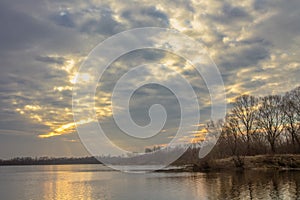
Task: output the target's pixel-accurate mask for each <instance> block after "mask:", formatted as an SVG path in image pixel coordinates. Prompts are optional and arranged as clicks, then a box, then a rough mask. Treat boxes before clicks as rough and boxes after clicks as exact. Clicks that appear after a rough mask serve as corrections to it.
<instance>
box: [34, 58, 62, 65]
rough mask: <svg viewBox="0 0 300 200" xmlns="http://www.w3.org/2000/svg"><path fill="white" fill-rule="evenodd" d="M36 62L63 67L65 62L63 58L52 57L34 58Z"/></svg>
mask: <svg viewBox="0 0 300 200" xmlns="http://www.w3.org/2000/svg"><path fill="white" fill-rule="evenodd" d="M35 59H36V60H37V61H40V62H45V63H50V64H59V65H63V64H64V62H65V58H64V57H53V56H36V58H35Z"/></svg>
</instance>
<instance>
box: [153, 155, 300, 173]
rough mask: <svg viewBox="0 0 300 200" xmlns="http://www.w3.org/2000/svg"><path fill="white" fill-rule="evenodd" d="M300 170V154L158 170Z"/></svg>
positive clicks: (258, 157) (227, 159)
mask: <svg viewBox="0 0 300 200" xmlns="http://www.w3.org/2000/svg"><path fill="white" fill-rule="evenodd" d="M251 169H253V170H266V169H275V170H300V155H295V154H283V155H281V154H277V155H257V156H241V157H229V158H223V159H205V160H200V161H199V162H197V163H195V164H192V165H185V166H182V168H178V169H171V170H170V169H168V170H164V169H162V170H158V171H157V172H205V171H228V170H251Z"/></svg>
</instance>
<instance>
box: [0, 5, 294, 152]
mask: <svg viewBox="0 0 300 200" xmlns="http://www.w3.org/2000/svg"><path fill="white" fill-rule="evenodd" d="M299 8H300V1H299V0H244V1H234V0H222V1H221V0H211V1H207V0H205V1H204V0H191V1H190V0H169V1H164V0H160V1H155V0H154V1H149V0H139V1H116V0H101V1H96V0H87V1H80V0H72V1H71V0H44V1H43V0H41V1H34V0H2V1H1V2H0V26H1V31H0V44H1V45H0V61H1V62H0V82H1V85H0V108H1V111H0V158H11V157H16V156H86V155H89V153H88V152H87V150H86V149H85V148H84V146H83V144H82V143H81V141H80V139H79V136H78V134H77V131H76V129H75V123H74V119H73V112H72V89H73V87H74V85H75V83H76V81H78V80H81V81H82V82H84V81H88V80H89V79H92V78H95V77H93V74H89V73H86V74H81V75H82V77H78V76H77V72H78V70H79V68H80V66H81V65H82V63H83V61H84V60H85V59H86V58H87V57H88V55H89V53H90V52H91V51H92V50H93V49H94V48H95V47H96V46H97V45H98V44H99V43H101V42H102V41H104V40H105V39H108V38H109V37H110V36H113V35H115V34H117V33H120V32H122V31H127V30H130V29H133V28H143V27H160V28H169V29H175V30H177V31H179V32H180V33H182V34H185V35H187V36H189V37H191V38H193V39H194V40H196V41H197V42H198V43H199V44H201V45H203V47H205V50H206V51H207V53H208V55H209V56H210V58H211V59H212V60H213V62H214V63H215V64H216V65H217V66H218V69H219V71H220V73H221V76H222V78H223V82H224V86H225V92H226V97H227V98H226V102H227V103H228V104H229V103H230V102H232V101H233V99H234V98H235V97H237V96H239V95H241V94H250V95H255V96H263V95H268V94H283V93H284V92H286V91H289V90H291V89H293V88H295V87H297V86H299V77H300V48H299V47H300V23H299V21H300V13H299ZM178 44H180V45H183V44H181V42H180V41H178ZM141 63H142V64H143V63H150V64H149V65H152V68H151V69H153V70H149V71H147V73H148V75H149V76H150V77H151V76H155V77H156V79H157V80H160V81H161V80H162V81H170V80H172V78H168V77H170V76H169V74H168V73H169V72H167V71H163V73H158V71H157V70H155V69H156V65H155V64H154V63H166V65H167V67H169V68H170V69H172V70H175V71H176V72H178V73H181V74H183V75H184V77H185V78H186V79H187V80H188V81H189V82H191V85H192V86H193V88H194V90H195V93H196V95H197V98H198V100H199V106H200V110H201V111H202V113H203V116H204V120H208V119H209V115H208V113H209V112H210V111H209V109H210V103H209V102H210V100H209V93H208V90H207V87H206V85H205V82H204V80H203V79H202V78H201V76H200V75H199V74H198V73H197V71H196V70H195V69H194V68H193V66H192V65H191V64H189V63H188V62H186V60H185V59H184V58H182V57H180V56H178V55H175V54H172V53H170V52H165V51H161V50H158V49H156V50H153V49H152V50H151V49H146V50H137V51H133V52H130V53H128V54H126V55H123V56H121V57H119V58H118V59H117V60H115V61H114V62H113V63H112V64H111V65H110V66H109V68H108V69H107V70H106V71H105V73H104V74H103V76H102V77H101V79H100V80H99V84H98V86H97V90H96V97H97V98H96V99H95V110H96V115H97V120H98V122H99V123H100V124H101V125H102V127H103V129H104V130H105V131H106V132H107V137H108V138H110V139H111V140H112V141H114V142H115V144H117V145H118V146H121V147H122V148H124V149H126V150H128V151H143V149H144V148H145V147H147V146H153V145H162V146H163V145H164V144H166V143H168V142H170V140H171V138H172V137H174V134H175V132H176V130H177V127H178V124H179V123H180V109H179V103H178V101H177V100H176V98H175V97H174V94H173V93H172V92H171V91H170V90H168V89H167V88H165V87H162V86H159V85H157V84H150V85H146V86H143V87H141V88H139V89H138V90H136V91H135V93H134V95H133V96H132V99H131V100H130V111H131V116H132V119H133V120H134V121H135V122H136V123H137V124H139V125H141V126H145V125H147V124H148V123H149V116H148V110H149V108H150V107H151V105H153V104H154V103H160V104H161V105H163V106H164V107H165V110H166V111H167V113H168V118H167V121H166V123H165V125H164V128H163V130H161V132H160V133H161V134H160V135H161V136H158V137H156V136H155V137H152V138H150V139H149V140H148V141H147V142H145V141H144V140H137V139H132V138H128V137H127V136H124V135H122V133H121V131H120V129H119V128H118V127H117V126H116V124H115V123H114V122H113V117H112V109H111V97H112V92H111V91H112V90H113V88H114V86H115V83H116V81H117V80H118V79H120V77H121V76H122V74H124V73H125V72H127V71H128V70H130V69H132V68H134V67H135V66H137V65H140V64H141ZM151 63H152V64H151ZM160 72H161V71H160ZM166 77H167V78H166ZM76 78H77V79H76ZM132 84H133V85H134V84H135V83H134V80H133V83H132ZM189 109H191V110H193V108H192V107H191V108H189ZM89 123H90V121H89V119H82V121H77V124H79V125H87V124H89ZM200 131H201V130H200ZM193 134H194V135H195V134H198V132H195V133H191V135H193ZM184 139H189V138H184ZM129 140H130V141H129Z"/></svg>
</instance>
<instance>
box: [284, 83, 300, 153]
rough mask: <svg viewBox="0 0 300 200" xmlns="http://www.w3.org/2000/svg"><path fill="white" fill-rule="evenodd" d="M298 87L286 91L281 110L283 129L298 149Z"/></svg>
mask: <svg viewBox="0 0 300 200" xmlns="http://www.w3.org/2000/svg"><path fill="white" fill-rule="evenodd" d="M299 104H300V88H296V89H295V90H292V91H291V92H287V93H286V94H285V96H284V97H283V108H282V111H283V113H284V117H285V122H286V125H285V129H286V130H287V131H288V133H289V134H290V137H291V140H292V144H293V147H294V148H295V147H296V145H297V150H298V151H299V150H300V121H299V120H300V112H299V111H300V109H299V108H300V105H299Z"/></svg>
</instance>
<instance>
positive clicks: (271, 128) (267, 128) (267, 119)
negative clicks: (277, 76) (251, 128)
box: [257, 95, 284, 153]
mask: <svg viewBox="0 0 300 200" xmlns="http://www.w3.org/2000/svg"><path fill="white" fill-rule="evenodd" d="M257 116H258V117H257V123H258V125H259V127H260V128H261V129H262V131H263V132H264V133H265V134H266V139H267V141H268V142H269V144H270V146H271V151H272V153H275V152H276V142H277V140H278V138H279V136H280V133H282V131H283V129H284V115H283V112H282V97H281V96H279V95H270V96H266V97H263V98H261V102H260V105H259V109H258V115H257Z"/></svg>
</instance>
